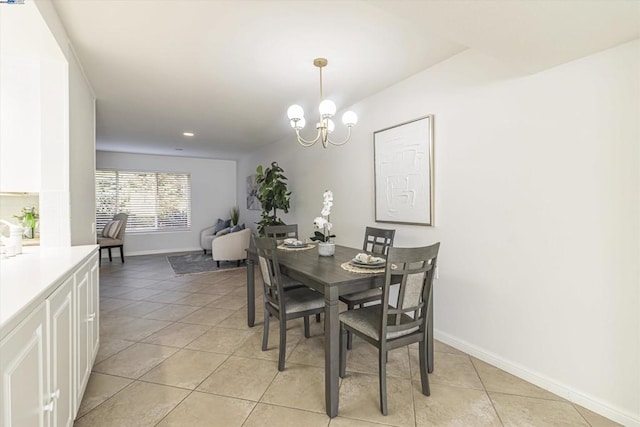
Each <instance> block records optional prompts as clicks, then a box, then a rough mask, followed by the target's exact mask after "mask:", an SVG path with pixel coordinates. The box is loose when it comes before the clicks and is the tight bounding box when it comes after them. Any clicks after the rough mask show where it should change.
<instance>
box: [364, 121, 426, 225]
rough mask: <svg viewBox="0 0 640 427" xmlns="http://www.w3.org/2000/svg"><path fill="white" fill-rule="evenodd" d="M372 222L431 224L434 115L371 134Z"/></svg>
mask: <svg viewBox="0 0 640 427" xmlns="http://www.w3.org/2000/svg"><path fill="white" fill-rule="evenodd" d="M373 146H374V149H373V158H374V187H375V192H374V193H375V221H376V222H390V223H399V224H413V225H425V226H433V225H434V160H433V151H434V150H433V115H428V116H424V117H420V118H418V119H414V120H410V121H408V122H404V123H401V124H398V125H395V126H391V127H388V128H385V129H381V130H378V131H375V132H374V133H373Z"/></svg>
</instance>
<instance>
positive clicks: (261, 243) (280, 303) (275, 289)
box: [251, 236, 285, 313]
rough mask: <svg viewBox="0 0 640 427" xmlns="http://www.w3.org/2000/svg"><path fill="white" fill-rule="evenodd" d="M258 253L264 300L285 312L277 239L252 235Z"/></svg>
mask: <svg viewBox="0 0 640 427" xmlns="http://www.w3.org/2000/svg"><path fill="white" fill-rule="evenodd" d="M251 239H252V242H253V244H254V245H255V248H256V252H257V253H258V260H259V263H258V264H259V265H260V272H261V273H262V284H263V287H264V302H265V303H270V304H272V305H273V306H275V307H277V308H278V310H280V312H281V313H285V308H284V291H283V288H282V277H281V275H280V264H278V249H277V247H276V241H275V239H274V238H272V237H255V236H251Z"/></svg>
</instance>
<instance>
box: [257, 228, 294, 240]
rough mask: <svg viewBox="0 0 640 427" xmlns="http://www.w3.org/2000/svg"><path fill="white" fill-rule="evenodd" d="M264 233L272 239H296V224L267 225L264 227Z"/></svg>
mask: <svg viewBox="0 0 640 427" xmlns="http://www.w3.org/2000/svg"><path fill="white" fill-rule="evenodd" d="M264 235H265V236H266V237H270V238H272V239H278V240H284V239H297V238H298V224H289V225H268V226H266V227H265V228H264Z"/></svg>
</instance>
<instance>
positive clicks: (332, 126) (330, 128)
mask: <svg viewBox="0 0 640 427" xmlns="http://www.w3.org/2000/svg"><path fill="white" fill-rule="evenodd" d="M335 128H336V125H335V123H333V120H331V119H329V120H327V131H328V132H329V133H331V132H333V130H334V129H335Z"/></svg>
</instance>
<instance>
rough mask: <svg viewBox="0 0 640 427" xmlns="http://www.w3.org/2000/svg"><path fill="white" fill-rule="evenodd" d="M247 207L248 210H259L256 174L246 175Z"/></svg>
mask: <svg viewBox="0 0 640 427" xmlns="http://www.w3.org/2000/svg"><path fill="white" fill-rule="evenodd" d="M247 209H249V210H250V211H260V210H262V206H261V205H260V199H258V175H249V176H248V177H247Z"/></svg>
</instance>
